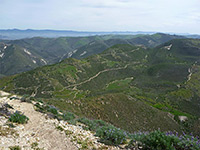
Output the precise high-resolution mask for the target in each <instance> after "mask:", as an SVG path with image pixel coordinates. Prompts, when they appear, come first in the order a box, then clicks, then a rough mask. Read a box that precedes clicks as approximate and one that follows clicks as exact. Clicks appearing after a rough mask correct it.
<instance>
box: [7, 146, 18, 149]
mask: <svg viewBox="0 0 200 150" xmlns="http://www.w3.org/2000/svg"><path fill="white" fill-rule="evenodd" d="M9 148H10V150H21V147H19V146H10V147H9Z"/></svg>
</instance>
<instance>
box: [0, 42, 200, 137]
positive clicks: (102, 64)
mask: <svg viewBox="0 0 200 150" xmlns="http://www.w3.org/2000/svg"><path fill="white" fill-rule="evenodd" d="M199 43H200V41H199V40H193V39H184V40H182V39H179V40H172V41H170V42H167V43H165V44H163V45H160V46H158V47H156V48H153V49H146V48H145V47H143V46H131V45H127V44H122V45H115V46H112V47H111V48H109V49H107V50H106V51H104V52H103V53H101V54H99V55H94V56H90V57H88V58H85V59H82V60H76V59H72V58H70V59H66V60H64V61H62V62H60V63H58V64H54V65H50V66H44V67H40V68H37V69H35V70H32V71H29V72H26V73H22V74H19V75H15V76H11V77H5V78H3V79H2V80H0V88H1V89H2V90H5V91H10V92H12V93H17V94H21V95H23V94H28V95H30V96H31V97H35V98H41V99H43V100H44V101H46V102H48V103H49V104H53V105H55V106H56V107H58V108H60V109H61V110H65V109H67V110H70V111H72V112H74V113H76V114H77V115H80V116H86V117H89V118H95V119H102V120H105V121H108V122H110V123H112V124H114V125H116V126H117V127H121V128H123V129H125V130H128V131H130V132H133V131H136V130H144V131H145V130H152V129H157V128H161V129H162V130H176V131H180V130H185V131H188V132H191V131H193V132H196V133H199V131H200V130H199V127H198V125H197V124H198V118H199V116H200V112H199V109H200V108H199V106H200V105H199V103H200V102H199V100H198V99H199V86H198V84H197V82H196V81H198V80H199V75H198V74H199V68H200V67H199V58H200V57H199ZM182 116H184V117H186V118H187V119H186V120H185V121H184V122H182V121H180V120H179V119H180V118H182ZM174 119H175V120H174Z"/></svg>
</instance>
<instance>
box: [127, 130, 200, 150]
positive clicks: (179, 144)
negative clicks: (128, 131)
mask: <svg viewBox="0 0 200 150" xmlns="http://www.w3.org/2000/svg"><path fill="white" fill-rule="evenodd" d="M130 136H131V138H132V140H131V141H130V142H129V145H128V146H127V147H128V148H133V147H135V146H136V141H137V142H139V143H138V145H139V146H140V147H142V149H143V150H149V149H151V150H153V149H156V150H199V149H200V139H199V137H197V136H196V137H195V136H193V135H186V134H185V133H183V134H182V135H178V133H176V132H161V131H160V130H156V131H152V132H139V133H135V134H132V135H130ZM138 145H137V146H138Z"/></svg>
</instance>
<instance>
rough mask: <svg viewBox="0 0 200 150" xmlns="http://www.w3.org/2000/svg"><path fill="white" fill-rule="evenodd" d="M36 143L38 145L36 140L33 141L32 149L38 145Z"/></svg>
mask: <svg viewBox="0 0 200 150" xmlns="http://www.w3.org/2000/svg"><path fill="white" fill-rule="evenodd" d="M38 145H39V144H38V143H37V142H34V143H32V144H31V148H32V149H35V148H37V147H38Z"/></svg>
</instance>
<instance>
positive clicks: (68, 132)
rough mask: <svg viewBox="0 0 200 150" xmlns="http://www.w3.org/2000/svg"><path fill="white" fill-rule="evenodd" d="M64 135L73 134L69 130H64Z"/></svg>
mask: <svg viewBox="0 0 200 150" xmlns="http://www.w3.org/2000/svg"><path fill="white" fill-rule="evenodd" d="M65 134H66V136H69V135H71V134H73V132H72V131H70V130H65Z"/></svg>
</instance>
